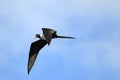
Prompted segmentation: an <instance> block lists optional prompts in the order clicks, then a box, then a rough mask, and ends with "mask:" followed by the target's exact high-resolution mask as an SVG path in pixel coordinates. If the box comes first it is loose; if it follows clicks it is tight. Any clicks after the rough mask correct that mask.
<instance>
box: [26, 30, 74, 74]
mask: <svg viewBox="0 0 120 80" xmlns="http://www.w3.org/2000/svg"><path fill="white" fill-rule="evenodd" d="M42 30H43V34H36V35H35V37H37V38H39V40H38V41H35V42H33V43H32V44H31V47H30V52H29V58H28V74H29V72H30V70H31V68H32V66H33V65H34V62H35V60H36V58H37V55H38V53H39V51H40V49H42V48H43V47H44V46H45V45H46V44H48V45H50V42H51V40H52V39H54V38H70V39H75V38H74V37H67V36H58V35H57V34H56V31H55V30H53V29H49V28H42Z"/></svg>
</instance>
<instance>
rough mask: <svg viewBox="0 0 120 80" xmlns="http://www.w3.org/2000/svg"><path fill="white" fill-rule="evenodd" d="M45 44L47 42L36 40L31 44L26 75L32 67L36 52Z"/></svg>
mask: <svg viewBox="0 0 120 80" xmlns="http://www.w3.org/2000/svg"><path fill="white" fill-rule="evenodd" d="M46 43H47V42H46V41H45V40H38V41H35V42H33V43H32V44H31V47H30V52H29V58H28V74H29V72H30V70H31V68H32V67H33V65H34V62H35V60H36V57H37V55H38V52H39V51H40V49H42V48H43V47H44V46H45V45H46Z"/></svg>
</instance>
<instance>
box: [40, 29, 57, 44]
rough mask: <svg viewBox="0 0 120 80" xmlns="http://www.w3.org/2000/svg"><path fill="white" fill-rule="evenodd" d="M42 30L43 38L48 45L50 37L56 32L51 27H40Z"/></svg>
mask: <svg viewBox="0 0 120 80" xmlns="http://www.w3.org/2000/svg"><path fill="white" fill-rule="evenodd" d="M42 30H43V34H44V36H45V39H46V41H47V43H48V45H49V44H50V42H51V39H52V35H53V34H56V31H55V30H53V29H49V28H42Z"/></svg>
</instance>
